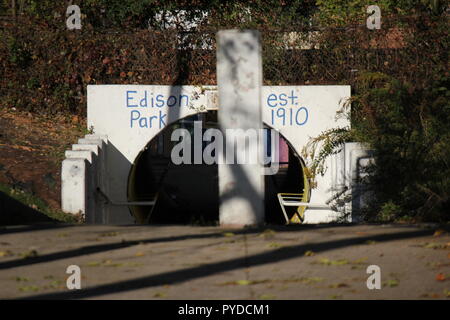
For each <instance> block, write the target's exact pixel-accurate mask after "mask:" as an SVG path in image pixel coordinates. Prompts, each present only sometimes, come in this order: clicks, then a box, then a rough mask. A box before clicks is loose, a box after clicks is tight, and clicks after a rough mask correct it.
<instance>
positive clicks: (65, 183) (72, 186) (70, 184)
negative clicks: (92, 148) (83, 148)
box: [61, 158, 87, 217]
mask: <svg viewBox="0 0 450 320" xmlns="http://www.w3.org/2000/svg"><path fill="white" fill-rule="evenodd" d="M86 174H87V160H86V159H83V158H71V159H65V160H64V161H63V162H62V170H61V206H62V210H63V211H64V212H67V213H72V214H81V215H82V216H83V217H84V215H85V214H86V209H87V197H86V187H87V181H86V180H87V179H86Z"/></svg>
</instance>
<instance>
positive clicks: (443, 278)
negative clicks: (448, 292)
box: [436, 273, 445, 281]
mask: <svg viewBox="0 0 450 320" xmlns="http://www.w3.org/2000/svg"><path fill="white" fill-rule="evenodd" d="M436 280H437V281H445V274H443V273H438V274H437V275H436Z"/></svg>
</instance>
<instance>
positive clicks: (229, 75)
mask: <svg viewBox="0 0 450 320" xmlns="http://www.w3.org/2000/svg"><path fill="white" fill-rule="evenodd" d="M217 44H218V46H217V84H218V93H219V106H220V107H219V111H218V120H219V124H220V127H221V129H222V132H223V134H224V138H225V140H224V141H225V144H224V146H225V145H226V146H227V147H226V148H225V149H227V148H229V147H230V145H232V144H234V141H233V137H232V136H231V135H230V134H228V133H227V131H226V129H243V130H247V129H252V130H255V129H256V130H258V131H259V130H260V129H262V112H261V101H260V100H261V85H262V63H261V43H260V34H259V32H258V31H253V30H246V31H238V30H224V31H219V32H218V37H217ZM258 134H259V132H258ZM261 148H263V144H262V143H256V142H252V143H250V144H246V145H245V146H244V147H242V148H240V149H239V150H236V152H237V153H238V154H239V153H244V152H249V153H248V154H249V155H254V154H258V155H260V154H262V150H261ZM222 156H223V154H222ZM227 158H228V156H227ZM227 160H228V159H227ZM263 172H264V167H263V166H262V165H261V164H260V163H253V164H247V163H244V164H237V162H236V159H234V163H233V164H232V163H221V164H219V196H220V209H219V220H220V224H221V225H234V226H246V225H257V224H261V223H263V222H264V176H263Z"/></svg>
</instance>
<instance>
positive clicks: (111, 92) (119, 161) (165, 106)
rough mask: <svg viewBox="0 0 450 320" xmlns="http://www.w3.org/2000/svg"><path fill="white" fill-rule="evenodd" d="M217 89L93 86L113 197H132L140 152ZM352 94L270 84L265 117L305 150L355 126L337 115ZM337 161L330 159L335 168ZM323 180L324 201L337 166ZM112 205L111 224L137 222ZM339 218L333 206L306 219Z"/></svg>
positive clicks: (317, 196) (93, 117) (92, 106)
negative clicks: (327, 133)
mask: <svg viewBox="0 0 450 320" xmlns="http://www.w3.org/2000/svg"><path fill="white" fill-rule="evenodd" d="M212 90H215V87H212V86H205V87H197V86H183V87H179V86H174V87H171V86H151V85H90V86H88V128H92V129H93V130H94V132H95V134H98V135H106V136H107V137H108V147H107V148H106V155H105V157H106V163H105V167H106V168H107V169H106V170H107V179H106V181H105V183H104V186H103V187H104V188H105V190H106V191H107V195H108V196H109V197H110V199H112V200H114V201H127V182H128V175H129V171H130V168H131V166H132V164H133V162H134V161H135V158H136V156H137V155H138V154H139V152H140V151H141V150H143V148H144V147H145V146H146V145H147V144H148V143H149V142H150V140H152V139H153V138H154V137H155V136H156V135H157V134H158V133H159V132H160V131H161V130H163V129H164V127H165V126H167V125H168V124H171V123H173V122H175V121H177V120H179V119H181V118H184V117H187V116H190V115H193V114H196V113H198V111H199V110H206V108H207V107H208V101H209V102H211V100H212V99H211V95H210V94H209V95H208V94H207V92H210V91H212ZM180 96H181V97H182V99H181V104H180ZM207 96H208V97H207ZM349 97H350V86H264V87H263V88H262V97H261V103H262V117H263V121H264V123H266V124H267V125H268V126H270V127H272V128H274V129H277V130H279V131H280V133H281V134H282V135H283V136H284V137H286V138H287V140H288V141H289V142H290V143H291V144H292V145H293V146H294V147H295V149H296V151H297V153H299V154H300V152H301V150H302V148H303V146H305V144H306V143H307V142H308V140H309V138H311V137H315V136H317V135H318V134H320V133H321V132H322V131H324V130H327V129H330V128H336V127H345V126H349V122H348V120H346V119H339V120H336V112H337V111H338V110H339V109H340V108H341V107H342V104H343V103H344V102H345V101H346V100H347V99H348V98H349ZM208 98H209V99H208ZM209 107H211V108H214V106H209ZM283 114H284V117H283ZM133 119H135V120H133ZM144 119H146V120H144ZM283 119H284V120H283ZM331 164H332V160H331V159H329V161H328V165H329V166H330V167H331ZM317 181H318V187H317V189H313V190H312V194H311V202H313V203H322V204H324V203H326V202H327V201H329V200H330V199H331V198H332V195H333V191H332V189H331V186H332V185H333V173H332V171H331V170H328V171H327V173H326V174H325V176H324V177H318V179H317ZM300 191H301V190H293V192H300ZM108 209H109V210H110V211H109V213H108V216H107V218H106V220H105V223H112V224H114V223H133V218H132V217H131V215H130V213H129V210H128V208H127V207H125V206H110V207H109V208H108ZM336 217H337V214H336V213H334V212H333V211H331V210H314V211H312V210H307V212H306V220H305V222H306V223H316V222H327V221H330V220H332V219H335V218H336Z"/></svg>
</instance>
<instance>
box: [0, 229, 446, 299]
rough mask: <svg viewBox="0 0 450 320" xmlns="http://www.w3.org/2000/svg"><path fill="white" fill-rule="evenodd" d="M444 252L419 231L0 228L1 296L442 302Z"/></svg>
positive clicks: (439, 238)
mask: <svg viewBox="0 0 450 320" xmlns="http://www.w3.org/2000/svg"><path fill="white" fill-rule="evenodd" d="M449 249H450V237H449V234H448V232H446V231H445V230H442V229H438V230H437V231H436V228H435V227H426V226H421V227H412V226H401V225H396V226H393V225H351V226H327V225H324V226H310V227H307V226H292V227H290V226H288V227H266V228H263V229H258V230H225V229H222V228H217V227H189V226H64V225H61V226H45V225H44V226H41V227H28V226H24V227H7V228H6V227H0V283H1V287H0V298H1V299H5V298H25V297H31V298H63V299H65V298H87V299H105V298H108V299H110V298H111V299H359V298H364V299H366V298H367V299H397V298H401V299H423V298H429V299H436V298H440V299H447V298H449V295H450V293H449V291H450V279H449V278H450V267H449V266H450V253H449ZM72 264H76V265H78V266H80V268H81V273H82V280H81V281H82V289H81V290H75V291H73V290H68V289H67V288H66V277H67V276H68V275H67V274H66V273H65V271H66V268H67V267H68V266H69V265H72ZM373 264H375V265H378V266H379V267H380V268H381V282H382V289H381V290H368V289H367V287H366V280H367V277H368V276H369V275H368V274H366V268H367V266H369V265H373Z"/></svg>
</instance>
